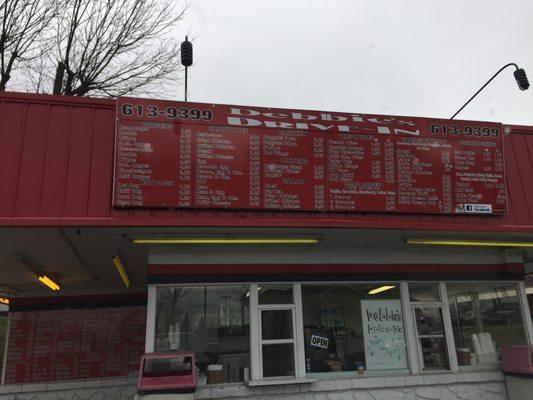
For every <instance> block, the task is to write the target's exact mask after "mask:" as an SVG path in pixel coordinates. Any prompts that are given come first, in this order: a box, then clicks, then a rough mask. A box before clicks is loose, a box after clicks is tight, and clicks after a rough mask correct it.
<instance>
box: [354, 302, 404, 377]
mask: <svg viewBox="0 0 533 400" xmlns="http://www.w3.org/2000/svg"><path fill="white" fill-rule="evenodd" d="M401 307H402V305H401V301H400V300H361V311H362V312H361V314H362V315H363V337H364V345H365V360H366V368H367V370H389V369H406V368H407V354H406V345H405V337H404V327H403V316H402V308H401Z"/></svg>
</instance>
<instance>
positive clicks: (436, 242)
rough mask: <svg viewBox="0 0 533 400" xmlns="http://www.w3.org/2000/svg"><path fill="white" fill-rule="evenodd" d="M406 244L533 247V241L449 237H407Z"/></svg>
mask: <svg viewBox="0 0 533 400" xmlns="http://www.w3.org/2000/svg"><path fill="white" fill-rule="evenodd" d="M406 243H408V244H425V245H434V246H471V247H533V242H511V241H509V242H508V241H484V240H451V239H407V240H406Z"/></svg>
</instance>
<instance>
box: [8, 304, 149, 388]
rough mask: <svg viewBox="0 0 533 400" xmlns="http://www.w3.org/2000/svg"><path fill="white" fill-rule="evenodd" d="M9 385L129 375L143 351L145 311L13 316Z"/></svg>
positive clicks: (17, 314)
mask: <svg viewBox="0 0 533 400" xmlns="http://www.w3.org/2000/svg"><path fill="white" fill-rule="evenodd" d="M10 320H11V326H12V329H10V332H9V342H8V348H7V366H6V372H5V383H6V384H14V383H29V382H45V381H56V380H71V379H95V378H101V377H112V376H125V375H128V373H130V372H131V371H136V370H137V369H138V367H139V361H140V357H141V355H142V353H143V352H144V338H145V321H146V308H145V307H120V308H98V309H83V310H75V309H71V310H51V311H26V312H13V313H11V317H10Z"/></svg>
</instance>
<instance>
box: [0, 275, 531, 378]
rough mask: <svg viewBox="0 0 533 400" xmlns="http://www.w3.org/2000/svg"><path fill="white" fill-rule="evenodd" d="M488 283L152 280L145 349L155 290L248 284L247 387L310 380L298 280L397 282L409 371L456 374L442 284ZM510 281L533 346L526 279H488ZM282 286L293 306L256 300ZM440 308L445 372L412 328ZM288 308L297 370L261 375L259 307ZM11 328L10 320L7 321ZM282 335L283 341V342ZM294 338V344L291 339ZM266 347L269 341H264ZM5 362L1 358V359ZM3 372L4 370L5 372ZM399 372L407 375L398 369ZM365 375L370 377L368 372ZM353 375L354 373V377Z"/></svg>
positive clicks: (150, 342)
mask: <svg viewBox="0 0 533 400" xmlns="http://www.w3.org/2000/svg"><path fill="white" fill-rule="evenodd" d="M409 282H413V283H423V282H427V283H432V284H435V283H437V284H438V288H439V296H440V301H437V302H411V301H410V297H409V288H408V285H409ZM483 282H486V281H479V280H478V281H473V280H453V281H407V280H401V281H301V282H298V283H295V282H254V283H248V282H220V283H209V284H206V283H183V284H156V285H149V286H148V299H147V315H146V342H145V352H146V353H152V352H154V346H155V323H156V317H157V316H156V309H157V290H158V289H159V288H164V287H174V286H206V285H209V286H229V285H248V287H249V293H250V296H249V313H250V315H249V321H250V375H249V381H248V382H249V383H250V385H260V384H261V383H260V382H262V381H264V382H265V384H273V382H274V381H276V382H278V381H279V382H280V383H301V382H313V381H315V380H316V379H317V378H318V377H317V376H316V374H312V376H310V374H307V373H306V369H305V342H304V328H303V304H302V292H301V285H302V284H331V285H335V284H347V283H349V284H362V283H365V284H384V283H395V284H397V285H398V287H399V289H400V300H401V303H402V312H403V324H404V328H405V329H404V331H405V343H406V352H407V363H408V369H409V372H408V374H411V375H421V374H428V373H450V372H451V373H457V372H459V365H458V361H457V354H456V347H455V340H454V336H453V329H452V321H451V315H450V308H449V301H448V294H447V288H446V285H447V284H449V283H470V284H476V283H483ZM498 282H505V283H513V284H514V285H515V287H516V291H517V297H518V302H519V305H520V312H521V318H522V324H523V329H524V335H525V339H526V341H527V342H528V343H529V344H533V323H532V316H531V314H530V311H529V304H528V301H527V294H526V290H525V283H524V282H523V281H518V280H516V281H515V280H511V281H491V283H498ZM273 283H275V284H286V285H292V289H293V303H292V304H261V305H260V304H259V300H258V297H259V296H258V290H257V288H258V286H259V285H263V284H264V285H268V284H273ZM424 306H425V307H439V308H440V309H441V312H442V317H443V324H444V332H445V337H446V347H447V350H448V359H449V363H450V369H449V370H428V371H423V370H422V365H423V364H422V363H421V361H420V358H419V357H420V356H421V354H420V349H419V337H418V333H417V328H416V320H415V317H414V308H415V307H424ZM267 309H268V310H282V309H290V310H292V317H293V318H292V320H293V339H291V343H293V347H294V363H295V369H294V371H295V374H294V377H267V378H263V371H262V361H263V360H262V345H263V342H271V343H272V341H270V340H266V341H263V340H262V338H261V335H262V332H261V321H260V318H261V312H262V310H267ZM8 327H9V324H8ZM284 340H285V339H282V341H284ZM292 340H293V342H292ZM266 344H267V345H268V343H266ZM4 362H5V360H4ZM4 372H5V371H4ZM371 375H372V376H386V375H390V374H376V375H374V374H371ZM398 375H405V374H404V373H401V372H398ZM343 376H344V377H345V376H346V375H343V374H342V373H339V374H338V375H337V374H336V375H335V376H333V375H330V376H324V379H327V378H337V377H338V378H341V377H343ZM363 376H370V375H369V374H366V371H365V375H363ZM353 377H357V375H356V374H354V375H353V376H352V378H353Z"/></svg>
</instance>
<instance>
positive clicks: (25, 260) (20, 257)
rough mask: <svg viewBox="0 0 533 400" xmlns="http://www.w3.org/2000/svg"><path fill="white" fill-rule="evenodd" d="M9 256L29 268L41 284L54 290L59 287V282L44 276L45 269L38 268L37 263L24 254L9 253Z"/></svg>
mask: <svg viewBox="0 0 533 400" xmlns="http://www.w3.org/2000/svg"><path fill="white" fill-rule="evenodd" d="M11 257H13V259H14V260H15V261H18V262H19V263H21V264H22V265H24V266H26V267H27V268H28V269H29V270H31V271H32V272H33V273H34V274H35V276H36V277H37V278H38V279H39V281H40V282H41V283H42V284H43V285H45V286H48V287H49V288H50V289H52V290H54V291H55V290H60V289H61V287H60V286H59V284H58V283H56V282H54V281H53V280H52V279H50V278H49V277H48V276H46V273H45V271H44V270H43V269H42V268H39V266H37V264H35V263H34V262H33V261H32V260H31V259H30V258H29V257H28V256H27V255H26V254H23V253H15V254H11Z"/></svg>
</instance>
